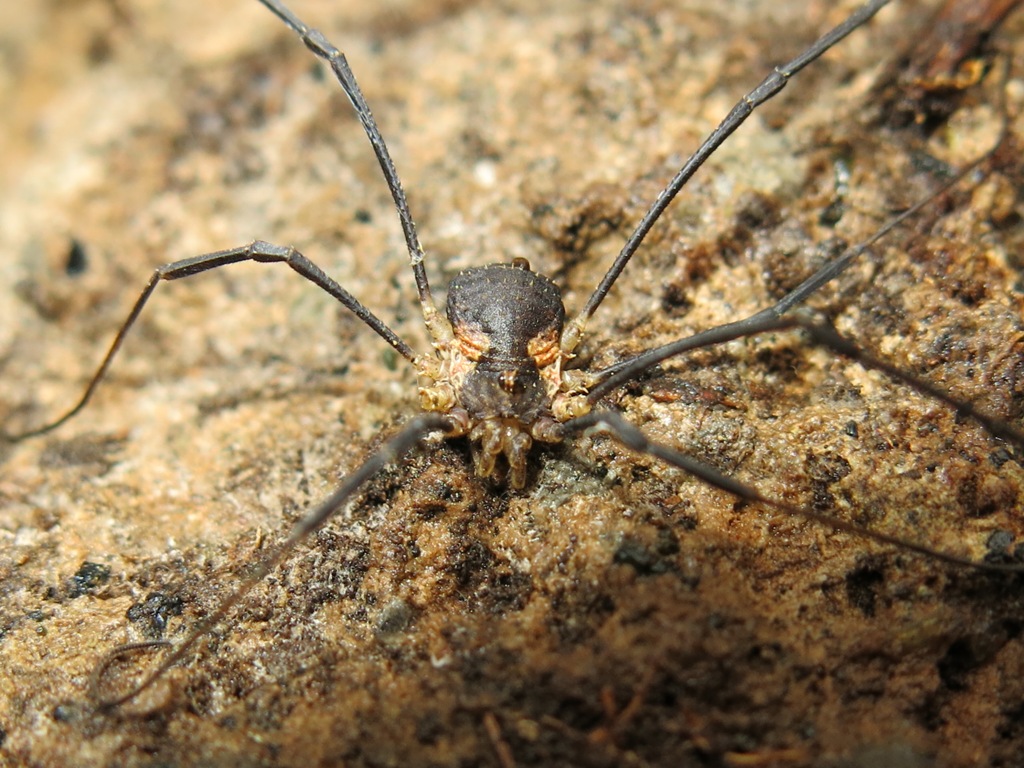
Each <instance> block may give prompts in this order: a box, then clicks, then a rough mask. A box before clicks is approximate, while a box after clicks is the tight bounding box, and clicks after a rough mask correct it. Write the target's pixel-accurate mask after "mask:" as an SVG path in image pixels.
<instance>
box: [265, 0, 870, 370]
mask: <svg viewBox="0 0 1024 768" xmlns="http://www.w3.org/2000/svg"><path fill="white" fill-rule="evenodd" d="M264 1H265V0H264ZM888 2H889V0H872V2H869V3H865V4H864V5H863V6H861V7H860V8H859V9H857V10H856V11H854V12H853V14H852V15H851V16H850V17H849V18H848V19H846V21H844V22H843V23H842V24H840V25H839V26H838V27H836V28H835V29H833V30H832V31H831V32H829V33H827V34H826V35H824V36H822V37H821V38H819V39H818V41H817V42H815V43H814V45H812V46H811V47H810V48H808V49H807V50H806V51H804V52H803V53H801V54H800V55H799V56H797V57H796V58H795V59H793V60H792V61H790V62H789V63H788V64H783V65H782V66H780V67H776V68H775V69H774V70H772V73H771V74H770V75H768V77H766V78H765V79H764V80H762V81H761V84H760V85H758V86H757V87H756V88H754V90H752V91H751V92H750V93H748V94H747V95H746V96H744V97H743V98H742V99H740V101H739V102H738V103H737V104H736V106H734V107H733V108H732V110H730V112H729V114H728V115H727V116H726V118H725V119H724V120H723V121H722V122H721V123H719V125H718V127H717V128H715V130H714V131H712V132H711V134H710V135H709V136H708V137H707V138H706V139H705V140H704V143H702V144H701V145H700V147H698V148H697V151H696V152H694V153H693V154H692V155H690V159H689V160H687V161H686V163H685V164H684V165H683V167H682V168H680V169H679V172H678V173H677V174H676V175H675V177H674V178H673V179H672V181H670V182H669V183H668V186H667V187H665V189H663V190H662V191H661V194H659V195H658V198H657V199H656V200H655V201H654V204H653V205H652V206H651V207H650V210H648V211H647V213H645V214H644V217H643V218H642V219H641V220H640V223H639V224H637V227H636V229H635V230H633V234H632V235H630V236H629V239H628V240H627V241H626V244H625V245H623V246H622V250H621V251H619V255H618V256H616V257H615V261H614V262H612V265H611V267H610V268H609V269H608V272H607V273H606V274H605V276H604V277H603V278H601V282H600V283H599V284H598V286H597V288H596V289H594V292H593V293H592V294H591V296H590V298H589V299H588V300H587V303H586V305H584V307H583V309H582V310H580V313H579V314H578V315H576V317H574V318H573V319H572V321H571V322H570V323H569V324H568V325H567V326H566V328H565V331H564V333H563V334H562V349H563V350H564V351H566V352H571V351H572V350H573V349H575V347H576V345H577V344H578V343H579V341H580V338H582V336H583V331H584V329H585V328H586V325H587V322H588V321H589V320H590V318H591V316H592V315H593V314H594V311H595V310H596V309H597V307H598V305H600V304H601V302H602V301H604V297H605V296H606V295H607V294H608V291H609V290H611V287H612V285H613V284H614V283H615V281H616V280H617V279H618V277H619V274H620V273H621V272H622V270H623V269H625V267H626V264H628V263H629V260H630V259H631V258H632V257H633V254H634V253H636V250H637V249H638V248H639V247H640V244H641V243H642V242H643V240H644V238H645V237H646V236H647V233H648V232H649V231H650V230H651V227H653V226H654V223H655V222H656V221H657V220H658V219H659V218H660V217H661V214H662V213H664V212H665V209H666V208H668V206H669V204H670V203H671V202H672V201H673V200H674V199H675V197H676V195H677V194H679V191H680V190H681V189H682V188H683V187H684V186H685V185H686V182H687V181H689V180H690V177H691V176H693V174H694V173H695V172H696V171H697V169H698V168H700V167H701V166H702V165H703V164H704V162H705V161H706V160H707V159H708V158H709V157H710V156H711V154H712V153H713V152H714V151H715V150H716V149H718V147H719V146H720V145H721V144H722V142H723V141H725V140H726V139H727V138H728V137H729V136H730V135H731V134H732V133H733V132H734V131H735V130H736V129H737V128H739V127H740V126H741V125H742V124H743V123H744V121H745V120H746V119H747V118H748V117H750V115H751V113H752V112H753V111H754V110H755V109H757V107H758V106H760V105H761V104H763V103H764V102H766V101H768V100H769V99H771V98H772V97H773V96H775V95H776V94H777V93H778V92H779V91H781V90H782V89H783V88H785V87H786V83H788V82H789V79H790V78H791V77H792V76H793V75H795V74H796V73H797V72H799V71H800V70H801V69H803V68H804V67H806V66H807V65H808V64H810V63H811V62H812V61H814V60H815V59H817V58H818V57H820V56H821V55H822V54H823V53H825V51H827V50H828V49H829V48H831V47H832V46H833V45H835V44H836V43H838V42H839V41H840V40H842V39H843V38H844V37H846V36H847V35H849V34H850V33H851V32H853V30H855V29H857V28H858V27H860V26H862V25H863V24H864V23H865V22H867V21H868V20H869V19H870V18H871V17H872V16H874V15H875V14H876V13H878V11H879V10H881V9H882V8H883V7H884V6H885V5H887V4H888Z"/></svg>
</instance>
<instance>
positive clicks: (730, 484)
mask: <svg viewBox="0 0 1024 768" xmlns="http://www.w3.org/2000/svg"><path fill="white" fill-rule="evenodd" d="M591 427H598V428H600V429H603V430H605V431H606V432H608V433H609V434H610V435H611V436H612V437H613V438H615V439H616V440H618V441H619V442H620V443H622V444H623V445H625V446H626V447H627V448H630V449H631V450H634V451H636V452H637V453H643V454H649V455H651V456H654V457H656V458H658V459H661V460H662V461H664V462H665V463H666V464H669V465H671V466H673V467H677V468H678V469H681V470H683V471H684V472H689V473H690V474H691V475H694V476H695V477H698V478H700V479H701V480H703V481H704V482H706V483H708V484H709V485H712V486H714V487H715V488H718V489H719V490H722V491H725V492H726V493H730V494H732V495H733V496H736V497H737V498H740V499H743V500H744V501H749V502H753V503H757V504H764V505H765V506H769V507H772V508H773V509H777V510H779V511H780V512H784V513H786V514H787V515H792V516H794V517H801V518H804V519H805V520H810V521H812V522H815V523H818V524H819V525H823V526H825V527H827V528H832V529H834V530H837V531H843V532H844V533H851V534H853V535H855V536H859V537H861V538H864V539H871V540H872V541H878V542H881V543H883V544H892V545H894V546H898V547H900V548H901V549H906V550H910V551H911V552H917V553H919V554H922V555H926V556H928V557H931V558H934V559H936V560H941V561H943V562H946V563H950V564H952V565H959V566H964V567H968V568H980V569H982V570H986V571H998V572H1002V573H1007V572H1008V573H1022V572H1024V564H1021V565H1018V564H1003V563H986V562H978V561H976V560H971V559H969V558H965V557H959V556H957V555H951V554H949V553H947V552H941V551H939V550H935V549H932V548H931V547H926V546H924V545H923V544H917V543H915V542H913V541H907V540H905V539H901V538H899V537H898V536H890V535H889V534H887V533H881V532H880V531H873V530H871V529H870V528H862V527H860V526H858V525H854V524H853V523H851V522H849V521H847V520H842V519H841V518H838V517H832V516H831V515H825V514H822V513H820V512H816V511H814V510H813V509H811V508H809V507H798V506H795V505H793V504H787V503H786V502H784V501H778V500H776V499H770V498H768V497H767V496H765V495H763V494H762V493H761V492H760V491H758V490H757V489H756V488H754V487H752V486H749V485H747V484H746V483H742V482H740V481H739V480H736V479H735V478H733V477H729V476H728V475H725V474H722V473H721V472H719V471H718V470H717V469H715V468H714V467H712V466H710V465H708V464H704V463H703V462H701V461H698V460H697V459H694V458H693V457H692V456H687V455H686V454H683V453H680V452H679V451H676V450H673V449H672V448H669V447H668V446H665V445H662V444H660V443H656V442H654V441H653V440H650V439H649V438H648V437H647V436H646V435H644V433H643V432H641V431H640V430H639V429H637V428H636V427H635V426H633V425H632V424H630V423H629V422H628V421H626V419H624V418H623V417H622V416H620V415H619V414H617V413H615V412H614V411H593V412H592V413H589V414H587V415H585V416H580V417H578V418H575V419H572V420H570V421H567V422H565V423H564V424H563V425H562V428H563V429H564V430H565V434H566V435H568V434H572V433H577V432H582V431H583V430H585V429H590V428H591Z"/></svg>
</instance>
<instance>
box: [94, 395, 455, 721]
mask: <svg viewBox="0 0 1024 768" xmlns="http://www.w3.org/2000/svg"><path fill="white" fill-rule="evenodd" d="M453 428H454V424H452V422H451V420H450V419H448V418H447V417H445V416H440V415H437V414H425V415H422V416H417V417H415V418H413V419H412V420H411V421H409V422H408V423H407V424H406V425H405V427H403V428H402V431H401V432H399V433H398V434H397V435H395V436H394V437H392V438H391V439H390V440H388V441H387V442H386V443H385V444H384V445H383V446H382V447H381V448H380V449H379V450H378V451H377V452H376V453H374V454H373V455H372V456H371V457H370V458H369V459H367V460H366V461H365V462H363V464H362V465H361V466H360V467H359V468H358V469H357V470H356V471H355V472H353V473H352V474H350V475H349V476H348V477H346V478H345V479H344V480H343V481H342V483H341V485H340V486H338V489H337V490H335V491H334V493H332V494H331V495H330V496H328V497H327V498H326V499H324V501H323V502H322V503H321V504H320V505H319V506H317V507H315V508H314V509H313V510H312V511H310V513H309V514H308V515H306V516H305V517H304V518H302V519H301V520H299V522H298V523H296V524H295V527H294V528H292V531H291V533H290V534H288V538H287V539H285V540H284V541H283V542H282V543H281V544H280V546H278V547H277V549H275V550H274V551H273V552H271V553H270V555H268V556H267V557H266V559H264V560H263V562H262V563H260V565H259V567H258V568H257V569H256V570H255V571H254V572H253V573H252V575H250V576H249V577H248V578H247V579H246V580H245V581H243V582H242V585H241V586H240V587H239V588H238V589H237V590H235V592H234V593H233V594H232V595H231V596H230V597H228V598H227V599H226V600H224V602H222V603H221V604H220V605H219V606H217V609H216V610H215V611H214V612H213V613H211V614H210V615H208V616H207V617H206V618H204V619H203V620H202V621H201V622H199V625H198V626H197V627H196V628H195V629H193V630H192V632H191V633H190V634H189V635H188V636H187V637H186V638H185V639H184V640H183V641H182V642H181V644H180V645H178V646H177V647H176V648H175V649H174V650H173V651H171V653H170V654H169V655H168V656H167V658H166V659H164V660H163V661H161V662H160V664H159V665H158V666H157V667H156V669H154V670H153V671H152V672H150V673H149V674H148V675H146V677H145V678H144V679H143V680H142V682H141V683H139V684H138V685H136V686H135V687H133V688H132V689H131V690H129V691H128V692H127V693H123V694H121V695H120V696H116V697H114V698H109V699H104V698H102V697H101V696H100V691H99V686H100V683H101V682H102V681H101V679H100V678H101V677H102V675H103V672H104V670H105V669H106V668H107V667H108V666H109V665H110V661H111V660H112V659H114V658H116V657H117V656H119V655H121V654H122V653H124V652H125V651H126V650H136V649H138V648H145V647H151V645H150V644H149V643H143V644H138V643H133V644H131V645H128V646H122V647H121V648H116V649H114V650H113V651H112V652H111V653H110V654H108V655H107V656H106V657H105V658H104V659H103V660H102V661H100V663H99V664H98V665H97V667H96V670H95V673H94V674H93V679H92V684H91V691H90V696H91V698H92V699H93V700H94V701H96V703H97V705H98V706H100V707H102V708H109V707H117V706H120V705H121V704H124V703H125V702H126V701H128V700H130V699H133V698H135V697H136V696H138V695H139V694H140V693H142V691H144V690H146V689H147V688H149V687H150V686H151V685H152V684H153V683H155V682H156V681H157V680H158V679H159V678H160V677H161V676H162V675H163V674H164V673H165V672H166V671H167V670H169V669H170V668H171V667H173V666H174V665H175V664H177V663H178V662H179V661H181V660H182V659H183V658H184V657H185V654H186V653H188V651H189V649H190V648H192V646H193V645H195V644H196V642H197V641H198V640H199V639H200V638H202V637H203V636H204V635H206V634H208V633H209V632H210V631H211V630H212V629H213V628H214V627H216V626H217V625H218V624H219V623H220V622H221V621H223V620H224V618H225V617H226V616H227V615H228V614H229V613H230V612H231V610H232V609H233V608H234V607H235V606H236V605H238V603H239V602H240V601H241V600H242V599H243V598H244V597H245V596H246V595H247V594H249V592H250V591H252V589H253V587H255V586H256V585H257V584H259V583H260V582H261V581H263V579H264V578H266V576H267V575H268V574H269V573H270V572H271V571H273V570H274V569H275V568H276V567H277V566H278V565H280V564H281V562H282V561H283V560H284V559H285V558H286V557H288V555H290V554H291V553H292V551H293V550H294V549H295V548H296V547H297V546H298V545H299V544H301V543H302V542H303V541H304V540H305V539H306V537H307V536H309V535H310V534H311V533H313V532H314V531H315V530H316V529H317V528H319V527H320V526H321V525H323V524H324V522H326V521H327V519H328V518H330V517H332V516H333V515H334V514H336V513H337V512H339V511H341V510H342V509H343V508H344V506H345V504H346V503H348V501H349V499H350V498H352V496H353V495H354V494H355V493H356V491H358V490H359V489H360V488H361V487H362V486H363V484H364V483H365V482H366V481H367V480H369V479H370V478H371V477H373V476H374V475H375V474H377V473H378V472H379V471H380V470H382V469H383V468H384V467H385V466H387V465H388V464H391V463H392V462H395V461H398V460H399V459H401V458H402V457H403V456H404V455H405V454H406V453H408V452H409V451H410V450H411V449H412V447H413V446H414V445H416V443H418V442H419V441H420V440H422V439H423V438H424V437H426V436H427V435H428V434H430V433H431V432H439V431H440V432H450V431H451V430H452V429H453ZM162 644H164V643H163V642H162V641H161V642H160V643H154V644H153V645H162Z"/></svg>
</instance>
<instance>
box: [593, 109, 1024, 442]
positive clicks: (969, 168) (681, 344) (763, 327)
mask: <svg viewBox="0 0 1024 768" xmlns="http://www.w3.org/2000/svg"><path fill="white" fill-rule="evenodd" d="M1008 124H1009V120H1008V119H1007V118H1006V116H1005V113H1004V120H1003V125H1002V130H1001V131H1000V135H999V138H998V139H997V140H996V142H995V144H994V145H993V146H992V148H991V149H989V150H988V151H987V152H985V153H984V154H983V155H981V156H979V157H978V158H976V159H975V160H973V161H972V162H971V163H969V164H968V165H966V166H965V167H964V168H962V169H961V170H960V171H959V172H958V173H957V174H956V175H954V176H953V177H952V178H951V179H949V180H948V181H947V182H946V183H944V184H943V185H942V186H941V187H939V188H938V189H937V190H935V192H933V193H932V194H930V195H928V197H926V198H924V199H922V200H919V201H918V202H917V203H915V204H914V205H912V206H910V207H909V208H907V209H906V210H905V211H903V212H902V213H900V214H898V215H897V216H894V217H892V218H891V219H890V220H889V221H887V222H886V223H885V224H884V225H883V226H881V227H880V228H879V229H878V230H877V231H876V232H875V233H874V234H873V235H871V237H869V238H868V239H867V240H864V241H862V242H860V243H857V244H856V245H853V246H850V247H849V248H847V249H846V250H845V251H843V252H842V253H841V254H839V255H838V256H836V257H835V258H834V259H832V260H830V261H828V262H826V263H825V264H824V265H823V266H822V267H821V268H820V269H818V270H817V271H816V272H815V273H814V274H812V275H811V276H810V277H808V278H807V279H806V280H804V281H803V282H801V283H800V284H799V285H798V286H797V287H796V288H794V289H793V290H791V291H790V292H789V293H787V294H786V295H785V296H783V297H782V298H781V299H779V300H778V301H777V302H776V303H775V304H773V305H772V306H770V307H767V308H765V309H762V310H761V311H759V312H757V313H755V314H753V315H751V316H749V317H746V318H743V319H742V320H736V321H734V322H731V323H725V324H724V325H720V326H718V327H716V328H709V329H708V330H706V331H701V332H700V333H696V334H694V335H693V336H688V337H687V338H685V339H679V340H678V341H673V342H669V343H668V344H664V345H662V346H660V347H655V348H654V349H649V350H647V351H646V352H641V353H640V354H638V355H636V356H635V357H631V358H629V359H626V360H623V361H621V362H619V363H616V364H615V365H611V366H609V367H608V368H605V369H604V370H601V371H597V372H595V373H594V374H592V381H593V382H595V383H594V385H593V386H592V387H591V388H590V391H589V393H588V395H587V401H588V402H589V403H591V404H593V403H596V402H597V401H598V400H600V399H601V398H602V397H604V396H605V395H607V394H608V393H609V392H611V391H612V390H614V389H616V388H618V387H621V386H622V385H623V384H625V383H626V382H628V381H631V380H632V379H635V378H636V377H637V376H639V375H641V374H642V373H643V372H644V371H647V370H649V369H651V368H653V367H654V366H655V365H657V364H658V363H661V362H664V361H665V360H668V359H669V358H672V357H675V356H677V355H681V354H683V353H684V352H689V351H692V350H694V349H700V348H701V347H710V346H713V345H715V344H724V343H725V342H727V341H733V340H734V339H739V338H743V337H745V336H755V335H758V334H761V333H768V332H770V331H777V330H783V329H786V328H792V327H794V326H796V325H801V326H802V325H805V324H806V320H804V321H798V322H795V323H792V324H790V323H786V322H780V321H781V319H782V316H783V315H784V314H785V313H787V312H789V311H790V310H791V309H793V308H794V307H798V306H800V305H801V304H803V303H804V302H805V301H807V299H809V298H810V297H811V296H813V295H814V294H815V293H817V291H818V290H819V289H820V288H821V287H822V286H824V285H826V284H828V283H830V282H832V281H833V280H835V279H836V278H837V277H838V276H839V275H841V274H842V273H843V272H845V271H846V270H847V269H848V268H849V266H850V265H851V264H852V263H853V262H854V261H856V260H857V259H858V258H859V257H860V256H861V254H863V253H864V252H865V251H866V250H867V249H868V248H870V247H871V246H872V245H874V244H875V243H877V242H878V241H879V240H881V239H882V238H883V237H885V236H886V235H888V234H889V233H890V232H892V231H893V230H894V229H896V227H898V226H899V225H900V224H902V223H903V222H904V221H906V220H907V219H909V218H911V217H912V216H915V215H917V213H918V212H919V211H920V210H921V209H922V208H924V207H925V206H927V205H930V204H931V203H932V202H933V201H934V200H935V199H936V198H938V197H940V196H941V195H943V194H944V193H945V192H947V191H948V190H950V189H952V188H953V187H954V186H956V185H957V184H959V183H960V182H961V181H963V179H965V178H966V177H967V176H968V174H970V173H972V172H973V171H974V170H975V169H976V168H978V167H979V166H980V165H981V164H982V163H984V162H985V161H986V160H988V159H989V158H990V157H991V156H992V155H993V154H994V153H995V151H996V150H997V149H998V148H999V147H1000V146H1001V145H1002V143H1003V140H1004V139H1005V137H1006V132H1007V126H1008ZM833 332H834V331H833ZM812 335H814V334H812ZM816 338H817V340H818V342H819V343H821V344H824V345H826V346H829V345H830V344H829V342H828V341H827V340H826V339H825V338H824V335H823V334H819V336H818V337H816ZM836 338H838V334H837V335H836ZM852 348H853V345H851V344H850V343H849V342H846V341H843V342H842V348H840V347H839V346H833V349H835V351H836V352H839V353H840V354H843V355H846V356H848V357H852V358H854V359H858V358H860V357H862V358H863V360H864V361H865V364H867V365H869V367H874V368H878V369H879V370H883V371H885V372H886V373H889V375H890V376H893V377H894V378H897V379H900V380H901V381H904V383H906V384H909V385H910V386H912V387H915V388H916V389H918V390H920V391H922V392H925V393H926V394H932V393H933V391H937V390H933V389H929V388H928V386H927V385H926V384H925V383H924V382H921V381H920V380H918V379H915V378H913V377H908V378H905V377H904V375H903V374H901V373H898V372H897V371H896V370H895V369H894V368H891V367H883V365H884V364H881V363H878V364H871V363H869V362H867V361H870V360H873V358H870V357H869V356H868V355H863V356H860V355H858V354H854V353H852V352H851V351H849V350H851V349H852ZM919 385H920V386H919ZM934 396H936V397H938V399H940V400H943V401H944V402H950V403H951V404H953V405H954V406H955V407H957V408H958V410H959V409H960V404H959V403H956V402H955V401H951V400H950V399H949V398H948V396H938V395H934ZM966 413H969V415H971V416H973V417H974V418H976V419H978V420H979V421H982V423H984V424H985V426H987V427H989V428H990V429H991V428H992V427H991V426H990V425H989V423H987V422H985V421H984V420H982V419H981V418H980V417H979V416H978V415H977V414H976V413H973V412H970V411H968V412H966ZM996 434H999V432H998V431H996ZM1011 439H1013V438H1011Z"/></svg>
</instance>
